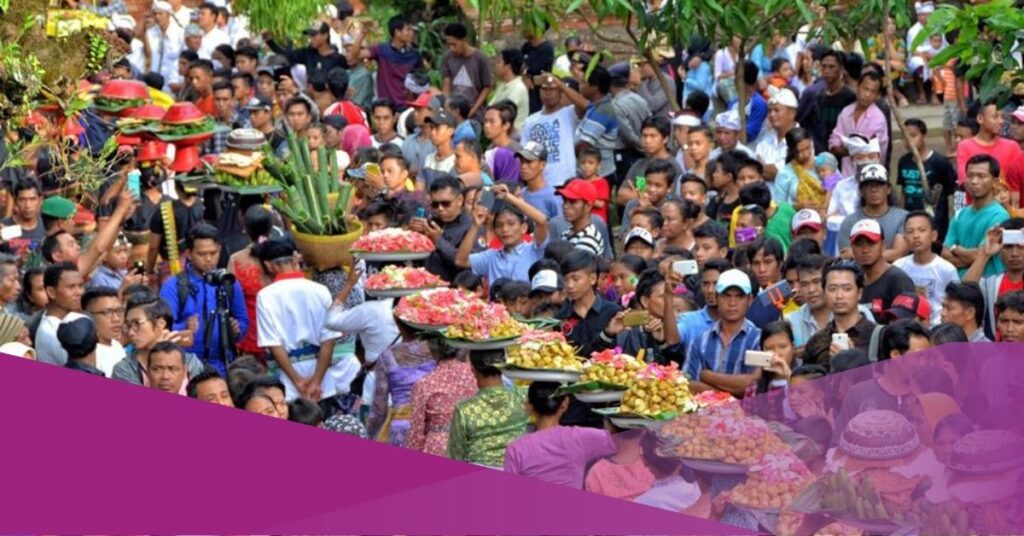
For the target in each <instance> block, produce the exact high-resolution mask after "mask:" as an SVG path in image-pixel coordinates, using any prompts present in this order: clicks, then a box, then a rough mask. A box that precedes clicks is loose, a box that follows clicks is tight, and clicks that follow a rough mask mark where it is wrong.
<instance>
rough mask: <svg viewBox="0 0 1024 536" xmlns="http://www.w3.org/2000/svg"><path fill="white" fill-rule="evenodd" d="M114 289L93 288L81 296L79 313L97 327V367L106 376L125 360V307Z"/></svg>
mask: <svg viewBox="0 0 1024 536" xmlns="http://www.w3.org/2000/svg"><path fill="white" fill-rule="evenodd" d="M117 290H118V289H116V288H111V287H93V288H90V289H89V290H87V291H86V292H85V294H82V311H85V312H86V313H87V314H88V315H89V316H90V317H91V318H92V321H93V324H94V325H95V326H96V336H97V338H98V343H97V345H96V368H98V369H100V370H101V371H103V374H104V375H105V376H106V377H108V378H109V377H110V376H111V374H112V373H113V372H114V365H116V364H118V363H119V362H120V361H121V360H122V359H124V358H125V356H126V353H125V351H124V347H123V346H121V342H120V341H119V340H118V339H120V338H121V330H122V326H123V325H124V306H123V305H122V304H121V299H120V298H119V297H118V296H117Z"/></svg>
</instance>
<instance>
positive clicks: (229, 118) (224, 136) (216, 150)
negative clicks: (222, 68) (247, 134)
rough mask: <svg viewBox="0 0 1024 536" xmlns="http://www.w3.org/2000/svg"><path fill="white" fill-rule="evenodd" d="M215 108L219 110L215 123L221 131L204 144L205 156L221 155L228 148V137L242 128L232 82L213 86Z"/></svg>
mask: <svg viewBox="0 0 1024 536" xmlns="http://www.w3.org/2000/svg"><path fill="white" fill-rule="evenodd" d="M213 106H214V107H215V108H216V109H217V114H216V115H215V116H214V122H215V123H216V124H217V126H218V127H220V129H219V130H218V131H217V132H214V134H213V137H212V138H210V141H208V142H206V143H205V144H203V154H204V155H219V154H221V153H223V152H224V151H226V150H227V148H228V135H229V134H231V131H232V130H234V129H236V128H240V127H241V125H239V124H238V112H237V111H236V109H235V90H234V88H233V87H231V83H230V82H224V81H221V82H217V83H215V84H213Z"/></svg>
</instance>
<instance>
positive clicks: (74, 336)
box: [57, 317, 104, 377]
mask: <svg viewBox="0 0 1024 536" xmlns="http://www.w3.org/2000/svg"><path fill="white" fill-rule="evenodd" d="M57 340H58V341H60V345H61V346H62V347H63V348H64V351H66V352H67V354H68V362H67V364H66V365H64V366H65V367H67V368H69V369H71V370H78V371H81V372H85V373H86V374H92V375H94V376H100V377H103V376H104V373H103V371H102V370H100V369H99V368H98V367H97V366H96V341H97V339H96V329H95V328H94V327H93V324H92V320H90V319H88V318H85V317H80V318H76V319H75V320H66V321H64V322H61V323H60V327H58V328H57Z"/></svg>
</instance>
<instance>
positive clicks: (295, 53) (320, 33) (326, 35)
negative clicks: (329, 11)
mask: <svg viewBox="0 0 1024 536" xmlns="http://www.w3.org/2000/svg"><path fill="white" fill-rule="evenodd" d="M330 34H331V27H330V26H328V25H327V23H325V22H321V21H316V22H314V23H313V25H312V26H310V28H309V29H308V30H306V36H307V37H309V46H307V47H304V48H300V49H298V50H295V49H290V48H285V47H282V46H281V45H279V44H278V43H276V42H275V41H274V40H273V39H268V40H267V45H269V46H270V49H271V50H273V51H274V52H276V53H277V54H283V55H284V57H286V58H288V63H290V64H292V65H295V64H302V65H305V66H306V76H307V77H309V78H312V77H313V75H314V74H317V73H323V74H327V73H328V72H330V71H331V70H332V69H334V68H336V67H340V68H342V69H348V66H349V63H348V61H346V59H345V57H344V56H342V55H341V54H338V52H337V51H336V50H334V47H332V46H331V39H330Z"/></svg>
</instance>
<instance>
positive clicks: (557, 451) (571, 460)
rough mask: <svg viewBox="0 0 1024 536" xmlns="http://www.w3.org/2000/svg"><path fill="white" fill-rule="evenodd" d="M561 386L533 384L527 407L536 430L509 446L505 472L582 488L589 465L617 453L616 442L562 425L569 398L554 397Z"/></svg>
mask: <svg viewBox="0 0 1024 536" xmlns="http://www.w3.org/2000/svg"><path fill="white" fill-rule="evenodd" d="M559 387H560V384H558V383H555V382H533V383H531V384H530V390H529V392H528V394H527V402H526V408H527V411H529V413H530V415H532V416H533V417H534V419H535V422H536V425H537V429H536V431H535V432H533V433H530V434H526V435H524V436H522V437H520V438H519V439H516V440H515V441H513V442H511V443H509V445H508V448H507V449H506V450H505V472H506V473H512V474H514V475H522V476H528V477H533V478H538V479H541V480H545V481H547V482H551V483H552V484H561V485H563V486H569V487H572V488H576V489H582V488H583V477H584V474H585V472H586V468H587V465H588V464H589V463H590V462H591V461H593V460H596V459H598V458H603V457H605V456H610V455H612V454H614V453H615V451H616V448H615V443H613V442H612V438H611V435H609V434H608V432H607V431H605V430H597V429H594V428H583V427H577V426H560V425H559V424H558V423H559V420H560V419H561V418H562V416H563V415H565V412H566V410H568V409H569V397H568V396H566V395H561V396H555V392H556V391H557V390H558V388H559Z"/></svg>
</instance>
